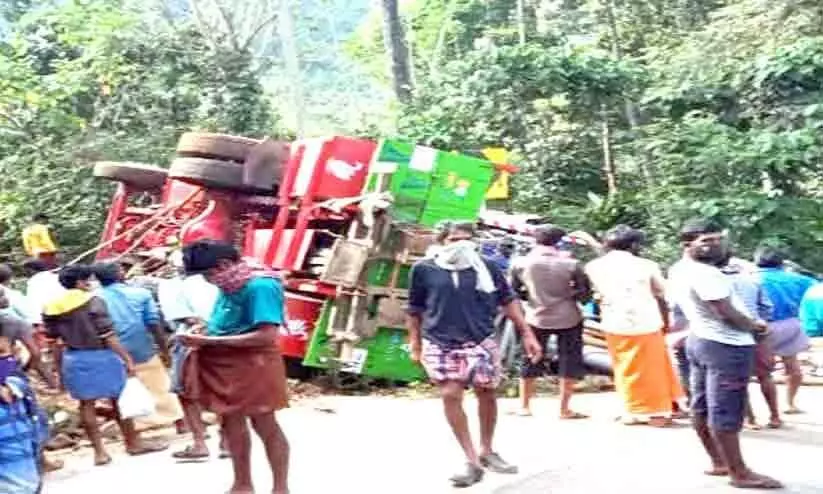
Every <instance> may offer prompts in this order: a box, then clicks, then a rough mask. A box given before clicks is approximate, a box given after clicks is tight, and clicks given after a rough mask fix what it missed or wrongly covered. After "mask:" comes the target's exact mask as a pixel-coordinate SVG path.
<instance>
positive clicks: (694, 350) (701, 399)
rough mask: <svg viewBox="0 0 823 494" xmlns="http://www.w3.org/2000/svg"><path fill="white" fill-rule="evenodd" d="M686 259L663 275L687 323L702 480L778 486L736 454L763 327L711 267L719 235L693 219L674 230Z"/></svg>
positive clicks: (721, 243)
mask: <svg viewBox="0 0 823 494" xmlns="http://www.w3.org/2000/svg"><path fill="white" fill-rule="evenodd" d="M680 241H681V242H682V244H683V246H684V249H685V252H686V255H685V256H684V257H683V259H682V260H680V261H678V262H677V263H676V264H675V265H674V266H672V268H671V270H670V271H669V276H670V283H671V289H672V299H673V302H674V303H676V304H677V305H678V306H679V307H680V309H681V310H682V312H683V315H684V316H685V318H686V319H687V320H688V324H689V330H690V332H691V333H690V335H689V337H688V338H689V339H688V342H687V344H686V345H687V350H688V356H689V362H690V364H691V365H690V367H691V376H690V381H691V382H690V384H691V388H692V392H691V400H692V403H691V405H692V407H691V408H692V415H693V423H694V428H695V431H696V432H697V435H698V437H699V438H700V441H701V442H702V444H703V447H704V448H705V449H706V452H707V453H708V455H709V458H710V459H711V461H712V468H711V469H710V470H708V471H707V472H706V473H707V474H709V475H718V476H722V475H728V476H729V477H731V484H732V486H734V487H739V488H748V489H776V488H780V487H782V486H781V484H780V482H778V481H776V480H774V479H772V478H769V477H766V476H765V475H760V474H757V473H755V472H753V471H751V470H749V468H748V466H746V463H745V462H744V461H743V455H742V454H741V452H740V429H741V428H742V427H743V418H744V416H745V413H746V403H747V399H748V392H747V389H748V384H749V379H750V378H751V375H752V371H753V370H754V369H753V368H754V359H755V335H756V334H760V333H763V332H764V331H765V330H766V323H765V322H763V321H759V320H755V319H753V318H752V317H751V316H749V315H748V313H747V310H746V308H745V305H744V304H743V302H742V301H741V300H740V298H739V297H738V296H737V295H736V294H735V293H734V290H733V285H732V282H731V280H730V279H729V277H728V276H726V275H724V274H723V273H722V272H721V271H720V270H719V269H718V268H717V267H716V265H717V264H718V263H719V262H720V261H721V260H722V258H723V256H724V254H725V233H724V231H723V229H722V228H721V227H720V226H719V225H718V224H716V223H715V222H713V221H711V220H693V221H690V222H688V223H687V224H686V225H685V226H684V227H683V228H682V230H681V231H680Z"/></svg>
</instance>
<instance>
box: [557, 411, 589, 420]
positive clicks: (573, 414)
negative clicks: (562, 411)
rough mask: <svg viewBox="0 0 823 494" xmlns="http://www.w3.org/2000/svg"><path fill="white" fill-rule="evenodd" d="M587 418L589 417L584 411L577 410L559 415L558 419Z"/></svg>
mask: <svg viewBox="0 0 823 494" xmlns="http://www.w3.org/2000/svg"><path fill="white" fill-rule="evenodd" d="M587 418H589V416H588V415H586V414H585V413H579V412H571V413H569V414H567V415H561V416H560V420H580V419H587Z"/></svg>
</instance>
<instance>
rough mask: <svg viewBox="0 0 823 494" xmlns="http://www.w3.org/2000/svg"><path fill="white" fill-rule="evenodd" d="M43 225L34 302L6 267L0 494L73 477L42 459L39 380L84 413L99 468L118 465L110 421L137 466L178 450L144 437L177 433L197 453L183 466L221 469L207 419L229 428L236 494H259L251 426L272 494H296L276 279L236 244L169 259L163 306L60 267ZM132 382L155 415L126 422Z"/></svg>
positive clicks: (32, 234) (0, 279) (32, 245)
mask: <svg viewBox="0 0 823 494" xmlns="http://www.w3.org/2000/svg"><path fill="white" fill-rule="evenodd" d="M45 221H47V219H46V218H43V217H42V216H41V217H38V218H36V222H35V224H34V225H32V226H31V227H29V228H27V229H26V230H25V232H24V247H25V250H26V253H27V254H28V255H30V256H31V259H30V260H29V261H27V262H26V263H25V265H24V266H25V268H26V269H27V270H29V274H30V277H29V278H28V280H27V282H26V291H25V293H23V292H22V291H18V290H15V289H14V288H12V287H11V286H10V282H11V280H12V277H13V270H12V269H11V268H10V267H9V266H6V265H0V285H2V286H0V288H1V289H0V294H2V296H0V308H1V310H0V439H2V440H0V492H4V493H8V494H34V493H38V492H40V491H41V490H42V478H43V474H44V473H45V472H48V471H52V470H56V469H59V468H61V467H62V465H61V464H60V463H59V462H56V461H49V460H48V459H47V458H45V456H44V455H43V446H44V444H45V443H46V442H47V441H48V440H49V438H50V435H49V424H48V417H47V416H46V414H45V413H44V411H43V408H42V407H41V406H40V404H39V403H38V400H37V396H36V393H35V392H34V391H33V387H32V385H31V384H32V383H31V382H30V380H29V374H28V372H27V371H29V370H34V371H37V373H38V374H39V375H40V377H41V378H42V379H43V381H44V383H45V385H46V386H47V387H48V388H50V389H52V390H57V389H58V388H60V389H62V390H65V391H66V392H67V393H68V395H69V396H70V397H71V398H72V399H74V400H76V401H77V402H78V403H79V419H80V422H81V424H82V426H83V429H84V431H85V433H86V435H87V437H88V439H89V441H90V442H91V446H92V449H93V453H94V456H93V461H94V464H95V465H97V466H103V465H107V464H109V463H111V462H112V457H111V455H109V453H108V452H107V451H106V448H105V447H104V444H103V440H102V433H101V428H100V425H99V423H100V422H99V420H98V418H99V416H100V415H101V414H103V415H104V416H106V415H107V416H108V417H109V418H111V419H113V420H114V421H115V422H116V423H117V425H118V426H119V428H120V431H121V432H122V436H123V439H124V444H125V451H126V453H127V454H128V455H131V456H135V455H143V454H149V453H156V452H160V451H164V450H166V449H168V447H169V445H168V443H166V442H164V441H157V440H149V439H145V438H143V435H142V434H141V432H142V431H145V430H146V429H149V428H153V427H163V426H172V425H174V426H176V428H177V432H178V433H181V434H182V433H186V432H191V435H192V439H193V441H192V444H191V445H189V446H187V447H185V448H183V449H182V450H180V451H175V452H173V453H172V454H171V456H172V458H173V459H174V460H178V461H203V460H206V459H208V458H209V457H210V456H211V454H210V451H209V449H208V446H207V444H206V431H205V430H206V427H205V423H204V420H203V419H204V416H203V412H204V411H210V412H213V413H214V414H216V416H217V417H218V421H219V423H220V435H221V442H220V453H219V456H220V458H230V459H231V462H232V464H233V467H234V468H233V470H234V483H233V486H232V488H231V491H230V492H232V493H234V494H244V493H250V492H253V487H252V480H251V463H250V449H251V447H250V438H249V429H248V423H250V424H251V426H252V428H253V430H254V431H255V433H256V434H257V435H258V436H259V437H260V439H261V440H262V441H263V444H264V445H265V449H266V455H267V458H268V461H269V464H270V466H271V471H272V475H273V481H274V489H273V491H272V492H274V493H276V494H284V493H287V492H288V475H287V472H288V459H289V447H288V441H287V440H286V437H285V435H284V434H283V431H282V430H281V429H280V426H279V424H278V423H277V421H276V418H275V415H274V412H275V411H277V410H279V409H282V408H284V407H286V406H287V405H288V396H287V389H286V374H285V367H284V365H283V361H282V358H281V356H280V353H279V351H278V347H277V337H278V329H277V328H278V326H280V325H281V324H283V317H284V314H283V304H284V294H283V288H282V285H281V282H280V279H279V277H278V275H277V274H275V273H273V272H270V271H267V270H264V269H262V268H259V267H256V266H252V265H250V264H247V263H246V262H245V261H244V260H243V259H241V257H240V255H239V253H238V251H237V250H236V249H235V248H234V247H233V246H231V245H229V244H226V243H223V242H216V241H208V240H204V241H200V242H196V243H193V244H191V245H187V246H185V247H183V248H182V249H181V250H178V251H176V252H175V253H174V254H173V255H171V256H170V259H169V261H170V263H171V264H172V265H174V266H175V267H176V268H177V276H174V277H172V278H170V279H165V280H162V282H160V283H158V285H157V287H156V293H153V292H152V291H151V290H149V289H147V288H145V287H140V286H136V284H131V283H129V282H128V281H127V280H126V273H125V270H124V265H123V263H116V262H103V263H97V264H94V265H83V264H71V265H67V266H62V267H60V266H59V265H58V259H59V256H58V252H57V248H56V243H55V242H54V241H53V239H52V238H51V234H50V232H49V229H48V227H47V225H46V224H45ZM21 346H22V347H23V348H24V349H25V352H24V353H25V354H27V355H23V354H21V352H20V351H19V347H21ZM45 352H48V353H49V354H50V356H51V359H50V360H51V362H52V363H53V369H52V368H50V367H49V366H48V365H46V361H45V359H44V358H43V354H44V353H45ZM129 379H136V380H138V381H139V382H140V383H141V384H142V386H143V387H145V388H146V390H147V391H148V392H149V393H150V394H151V396H152V398H153V402H154V408H155V412H154V413H153V414H152V415H150V416H148V417H140V418H129V417H123V416H121V413H120V406H119V403H118V398H120V397H121V393H122V392H123V390H124V389H125V388H126V383H127V381H128V380H129Z"/></svg>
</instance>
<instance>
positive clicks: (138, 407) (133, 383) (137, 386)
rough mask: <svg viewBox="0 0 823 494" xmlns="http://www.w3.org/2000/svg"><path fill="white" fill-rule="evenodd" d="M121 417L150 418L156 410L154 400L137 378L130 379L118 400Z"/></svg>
mask: <svg viewBox="0 0 823 494" xmlns="http://www.w3.org/2000/svg"><path fill="white" fill-rule="evenodd" d="M117 406H118V408H120V416H121V417H122V418H124V419H136V418H139V417H148V416H149V415H152V414H153V413H154V410H155V403H154V398H152V396H151V393H149V390H148V389H146V387H145V386H143V383H141V382H140V380H139V379H137V378H136V377H130V378H128V380H127V381H126V385H125V386H124V387H123V391H122V392H121V393H120V398H118V399H117Z"/></svg>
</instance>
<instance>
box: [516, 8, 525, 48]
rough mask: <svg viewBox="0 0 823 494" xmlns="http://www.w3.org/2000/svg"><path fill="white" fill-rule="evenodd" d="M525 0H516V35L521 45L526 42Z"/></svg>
mask: <svg viewBox="0 0 823 494" xmlns="http://www.w3.org/2000/svg"><path fill="white" fill-rule="evenodd" d="M525 2H526V0H517V35H518V40H519V41H520V44H521V45H525V44H526V5H525Z"/></svg>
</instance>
